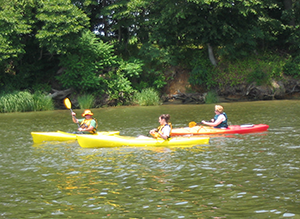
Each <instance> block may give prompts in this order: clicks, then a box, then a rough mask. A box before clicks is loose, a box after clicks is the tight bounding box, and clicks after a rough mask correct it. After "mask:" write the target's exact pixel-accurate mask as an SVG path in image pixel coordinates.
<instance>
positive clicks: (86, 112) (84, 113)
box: [82, 109, 94, 117]
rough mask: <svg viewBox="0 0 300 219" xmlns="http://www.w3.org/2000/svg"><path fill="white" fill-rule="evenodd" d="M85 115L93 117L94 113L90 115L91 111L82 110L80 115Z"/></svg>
mask: <svg viewBox="0 0 300 219" xmlns="http://www.w3.org/2000/svg"><path fill="white" fill-rule="evenodd" d="M86 115H90V116H92V115H94V113H92V111H91V110H89V109H86V110H84V112H83V113H82V117H85V116H86Z"/></svg>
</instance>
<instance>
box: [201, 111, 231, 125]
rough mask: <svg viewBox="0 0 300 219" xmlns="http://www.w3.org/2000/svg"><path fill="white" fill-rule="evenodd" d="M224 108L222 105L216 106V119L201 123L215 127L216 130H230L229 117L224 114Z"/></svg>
mask: <svg viewBox="0 0 300 219" xmlns="http://www.w3.org/2000/svg"><path fill="white" fill-rule="evenodd" d="M223 110H224V108H223V106H221V105H215V114H216V115H215V117H214V118H213V119H211V121H210V122H206V121H204V120H202V121H201V123H202V124H204V125H209V126H213V127H214V128H228V124H227V120H228V119H227V115H226V113H225V112H223Z"/></svg>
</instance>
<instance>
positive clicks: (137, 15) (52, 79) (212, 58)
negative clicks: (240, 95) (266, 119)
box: [0, 0, 300, 104]
mask: <svg viewBox="0 0 300 219" xmlns="http://www.w3.org/2000/svg"><path fill="white" fill-rule="evenodd" d="M0 3H1V4H0V86H1V87H0V90H2V91H6V92H8V91H14V90H24V89H27V90H30V91H33V92H34V91H37V90H38V91H41V90H44V91H46V92H49V91H50V90H51V87H53V85H54V84H55V86H58V85H59V86H60V87H59V88H60V89H68V88H73V89H74V90H75V91H76V92H77V93H78V94H81V95H82V94H94V95H103V94H108V95H109V98H110V99H112V100H113V99H114V100H117V102H118V103H121V104H126V103H128V102H129V101H130V99H131V98H132V95H133V94H134V93H136V92H137V91H138V92H141V91H142V90H143V89H145V88H154V89H156V90H157V91H160V89H161V88H163V87H164V85H165V84H166V83H167V81H168V80H169V79H171V77H172V74H171V75H170V74H167V73H166V72H167V69H168V68H170V67H171V66H181V67H183V68H187V69H190V72H191V73H190V82H191V83H192V84H194V85H201V86H205V87H207V88H208V89H210V88H212V87H214V86H219V85H220V81H222V77H223V78H224V79H226V80H228V83H229V85H233V84H234V83H239V80H243V81H246V82H247V83H251V82H253V81H256V82H257V83H267V82H268V80H269V79H270V78H276V77H280V76H282V75H283V74H285V75H289V76H293V77H299V76H300V75H299V74H300V73H299V72H300V71H299V69H300V67H299V66H300V58H299V57H300V54H299V51H300V50H299V48H300V39H299V36H300V28H299V27H300V26H299V25H300V2H299V1H296V0H283V1H282V0H247V1H245V0H232V1H228V0H185V1H182V0H151V1H149V0H114V1H109V0H103V1H97V0H48V1H38V0H11V1H3V0H2V1H1V2H0ZM257 57H260V58H259V60H258V58H257ZM273 64H275V65H276V66H275V67H274V66H273ZM245 69H246V71H245ZM216 75H217V76H218V77H216ZM228 75H229V77H228ZM216 78H219V79H216ZM230 79H232V80H230ZM223 84H224V83H223Z"/></svg>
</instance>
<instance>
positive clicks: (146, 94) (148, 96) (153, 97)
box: [133, 88, 160, 106]
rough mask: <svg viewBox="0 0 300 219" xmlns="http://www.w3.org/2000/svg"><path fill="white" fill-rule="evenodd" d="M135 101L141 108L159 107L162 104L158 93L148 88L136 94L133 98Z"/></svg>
mask: <svg viewBox="0 0 300 219" xmlns="http://www.w3.org/2000/svg"><path fill="white" fill-rule="evenodd" d="M133 100H134V102H135V103H137V104H139V105H140V106H157V105H159V104H160V98H159V95H158V92H157V91H155V90H154V89H153V88H146V89H143V90H142V91H141V92H136V93H135V94H134V96H133Z"/></svg>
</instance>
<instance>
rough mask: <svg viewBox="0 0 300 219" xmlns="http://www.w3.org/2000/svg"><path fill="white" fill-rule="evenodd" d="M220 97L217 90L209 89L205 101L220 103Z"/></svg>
mask: <svg viewBox="0 0 300 219" xmlns="http://www.w3.org/2000/svg"><path fill="white" fill-rule="evenodd" d="M218 102H219V97H218V94H217V93H216V92H215V91H209V92H207V95H206V96H205V103H207V104H210V103H218Z"/></svg>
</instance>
